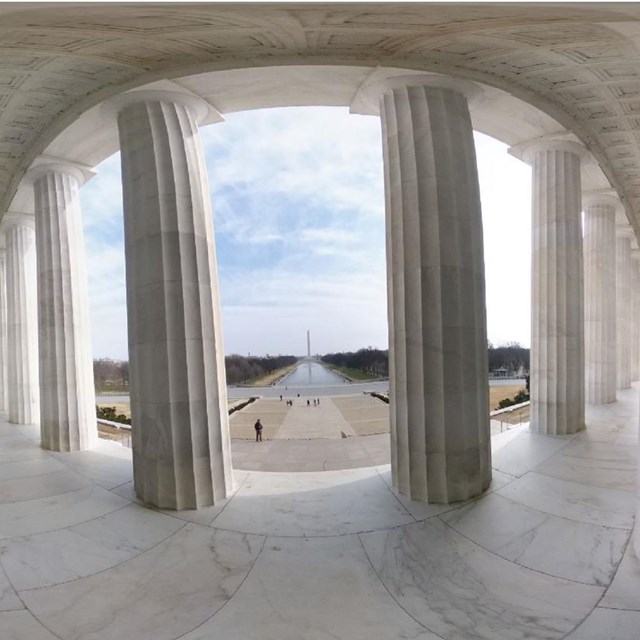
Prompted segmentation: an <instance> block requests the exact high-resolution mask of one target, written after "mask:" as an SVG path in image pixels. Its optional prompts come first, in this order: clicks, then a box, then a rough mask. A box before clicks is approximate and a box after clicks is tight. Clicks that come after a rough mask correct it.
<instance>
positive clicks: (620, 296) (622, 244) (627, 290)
mask: <svg viewBox="0 0 640 640" xmlns="http://www.w3.org/2000/svg"><path fill="white" fill-rule="evenodd" d="M632 235H633V230H632V229H631V228H630V227H628V226H624V227H618V228H617V229H616V343H617V362H618V368H617V376H616V378H617V386H618V389H629V388H630V387H631V359H632V357H631V236H632Z"/></svg>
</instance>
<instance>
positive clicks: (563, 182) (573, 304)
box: [524, 140, 585, 435]
mask: <svg viewBox="0 0 640 640" xmlns="http://www.w3.org/2000/svg"><path fill="white" fill-rule="evenodd" d="M583 153H584V150H583V148H582V147H581V146H580V145H577V144H574V143H571V142H565V141H556V140H552V141H544V142H537V143H533V144H531V145H529V146H528V147H527V149H526V150H525V153H524V158H525V160H526V161H527V162H529V163H530V164H531V165H532V167H533V216H532V223H533V229H532V269H531V276H532V286H531V297H532V300H531V385H530V386H531V430H532V431H534V432H537V433H544V434H548V435H564V434H570V433H575V432H576V431H580V430H581V429H584V399H585V371H584V365H585V359H584V294H583V271H582V266H583V265H582V224H581V222H582V221H581V189H580V164H581V156H582V154H583Z"/></svg>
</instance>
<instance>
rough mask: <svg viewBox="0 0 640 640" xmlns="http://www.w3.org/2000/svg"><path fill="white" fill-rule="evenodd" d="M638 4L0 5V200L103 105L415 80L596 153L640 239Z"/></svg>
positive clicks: (7, 197) (8, 198) (7, 198)
mask: <svg viewBox="0 0 640 640" xmlns="http://www.w3.org/2000/svg"><path fill="white" fill-rule="evenodd" d="M639 19H640V6H639V5H637V4H635V3H634V4H606V3H598V4H589V3H582V4H556V5H550V4H545V5H527V4H517V5H505V4H493V5H492V4H469V5H463V4H449V5H443V4H426V3H425V4H414V3H408V4H398V3H394V4H371V5H369V4H353V5H350V4H336V5H323V4H280V5H278V4H256V5H242V4H240V5H213V4H211V5H208V4H195V5H189V4H180V5H173V4H161V5H149V4H144V5H116V4H109V5H100V4H86V5H85V4H81V3H79V4H73V5H64V4H59V5H52V4H45V3H32V4H26V3H16V4H8V3H7V4H3V5H1V6H0V193H2V202H1V203H0V207H1V210H6V208H7V206H8V204H9V202H10V201H11V198H12V196H13V194H14V192H15V189H16V187H17V184H18V182H19V180H20V178H21V176H22V174H23V172H24V171H25V170H26V168H27V167H28V166H29V165H30V164H31V162H32V161H33V160H34V158H35V157H36V156H37V155H38V154H39V153H41V152H42V151H43V150H44V149H46V147H47V145H48V144H49V143H50V142H51V141H52V140H53V139H54V138H55V136H56V135H57V134H58V133H60V132H61V131H62V130H63V129H64V128H65V127H66V126H68V125H69V124H71V123H72V122H73V121H74V119H76V118H77V116H78V115H79V114H80V113H82V112H83V111H85V110H86V109H88V108H89V107H91V106H93V105H95V104H98V103H99V102H101V101H102V100H103V99H105V98H106V97H108V96H110V95H113V94H115V93H118V92H120V91H123V90H127V89H130V88H133V87H135V86H139V85H142V84H146V83H149V82H153V81H155V80H159V79H161V78H178V77H180V76H185V75H187V74H191V73H198V72H204V71H211V70H216V69H233V68H242V67H257V66H258V67H259V66H267V65H279V64H288V65H291V64H316V65H318V64H324V65H331V64H339V65H353V66H357V65H360V66H374V67H375V66H385V67H406V68H410V69H411V68H412V69H424V70H427V71H433V72H438V73H451V74H453V75H458V76H463V77H468V78H471V79H474V80H476V81H479V82H482V83H485V84H487V85H490V86H494V87H497V88H500V89H503V90H506V91H508V92H510V93H512V94H513V95H515V96H517V97H519V98H521V99H523V100H525V101H527V102H530V103H531V104H533V105H535V106H537V107H538V108H540V109H542V110H543V111H545V112H546V113H547V114H549V115H550V116H551V117H553V118H555V119H556V120H557V121H558V122H559V123H561V124H562V126H564V127H566V128H567V129H569V130H571V131H572V132H574V133H575V134H576V135H577V136H578V137H579V138H580V139H581V140H582V141H583V142H584V143H585V144H586V145H587V147H588V148H589V149H590V150H591V151H592V153H593V154H594V156H595V157H596V158H597V160H598V161H599V163H600V165H601V167H602V169H603V170H604V172H605V174H606V175H607V177H608V178H609V180H610V182H611V184H612V185H613V186H614V187H615V188H616V190H617V191H618V193H619V194H620V195H621V197H622V198H623V201H624V202H625V204H626V206H627V210H628V213H630V214H632V216H631V217H632V219H633V221H634V223H636V228H637V229H640V24H639V22H638V21H639Z"/></svg>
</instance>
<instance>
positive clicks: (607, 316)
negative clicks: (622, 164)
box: [584, 195, 619, 404]
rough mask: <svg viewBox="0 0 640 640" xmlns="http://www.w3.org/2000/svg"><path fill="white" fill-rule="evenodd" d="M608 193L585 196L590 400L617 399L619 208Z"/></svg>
mask: <svg viewBox="0 0 640 640" xmlns="http://www.w3.org/2000/svg"><path fill="white" fill-rule="evenodd" d="M618 204H619V203H618V200H617V199H616V198H614V197H613V196H608V195H590V196H586V197H585V199H584V214H585V219H584V276H585V283H584V284H585V286H584V291H585V300H584V306H585V368H586V370H585V376H586V381H585V382H586V401H587V402H589V403H591V404H606V403H609V402H615V400H616V208H617V207H618Z"/></svg>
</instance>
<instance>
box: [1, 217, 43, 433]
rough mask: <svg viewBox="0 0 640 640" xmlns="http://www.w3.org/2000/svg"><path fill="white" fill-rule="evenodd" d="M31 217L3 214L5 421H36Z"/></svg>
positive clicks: (36, 337) (34, 300) (33, 252)
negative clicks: (5, 336) (4, 263)
mask: <svg viewBox="0 0 640 640" xmlns="http://www.w3.org/2000/svg"><path fill="white" fill-rule="evenodd" d="M34 227H35V224H34V220H33V216H32V215H26V214H21V213H7V214H6V215H5V217H4V218H3V220H2V229H3V230H4V232H5V237H6V245H7V346H8V358H7V390H8V400H9V402H8V405H9V422H14V423H17V424H32V423H35V422H37V420H38V418H39V389H38V321H37V306H36V299H37V291H36V289H37V284H36V238H35V230H34Z"/></svg>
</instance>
